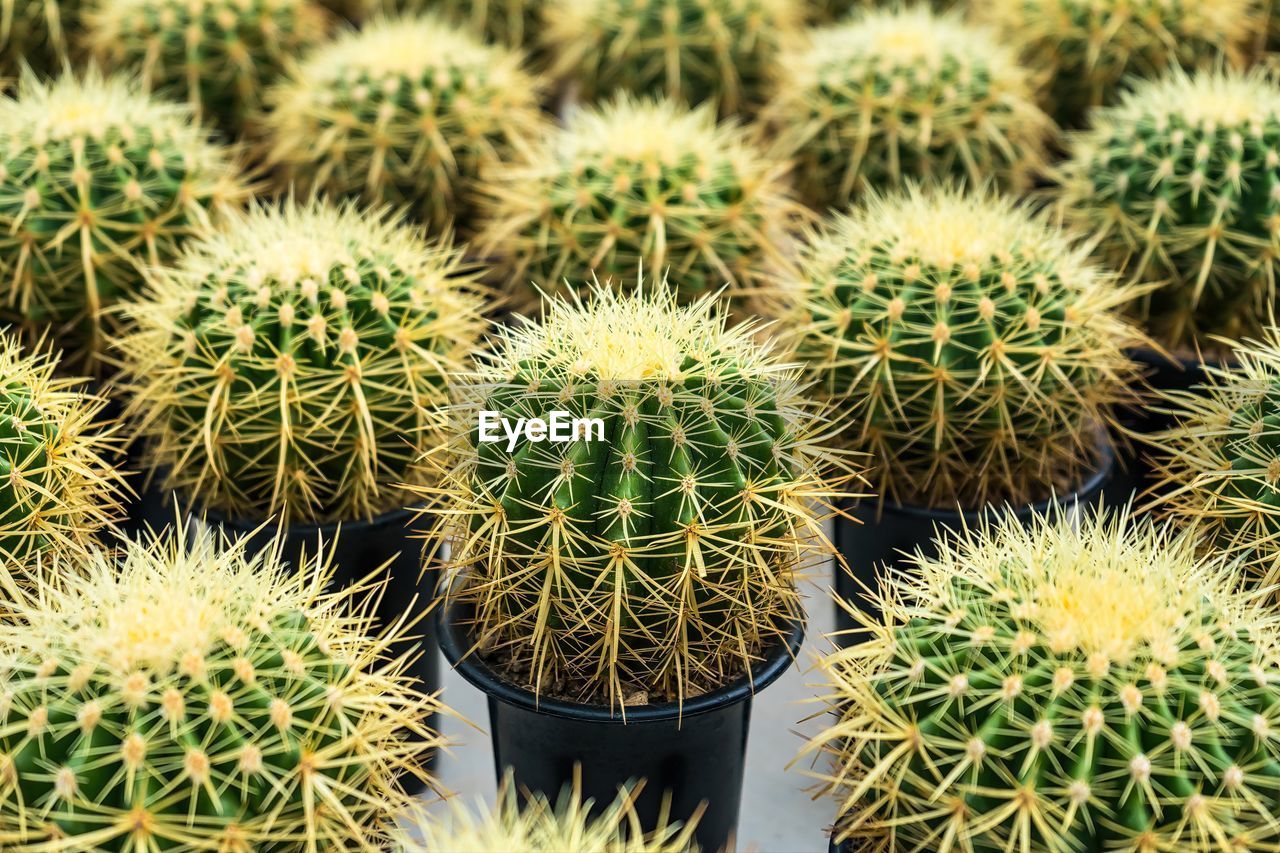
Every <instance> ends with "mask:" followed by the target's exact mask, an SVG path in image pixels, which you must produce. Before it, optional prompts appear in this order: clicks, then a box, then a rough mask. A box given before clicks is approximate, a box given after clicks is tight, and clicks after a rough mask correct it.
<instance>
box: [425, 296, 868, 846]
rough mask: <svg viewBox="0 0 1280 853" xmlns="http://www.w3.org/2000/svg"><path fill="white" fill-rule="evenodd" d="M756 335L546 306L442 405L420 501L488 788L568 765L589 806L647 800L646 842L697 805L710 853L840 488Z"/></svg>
mask: <svg viewBox="0 0 1280 853" xmlns="http://www.w3.org/2000/svg"><path fill="white" fill-rule="evenodd" d="M752 332H753V329H752V327H751V325H750V324H748V325H745V326H738V327H735V328H733V329H728V328H726V325H725V323H724V320H723V318H721V317H718V316H716V315H715V313H714V312H713V303H712V302H711V300H710V298H709V297H704V298H703V299H700V300H697V301H695V302H693V303H690V304H689V305H687V306H683V307H682V306H680V305H679V304H678V303H677V300H676V296H675V291H674V289H673V288H672V287H669V286H665V285H663V286H656V287H654V286H650V287H645V286H644V285H643V284H641V285H640V286H639V287H637V288H633V289H631V291H630V292H629V293H625V294H618V293H616V292H614V291H613V290H611V289H610V288H609V287H608V286H607V284H606V285H601V286H597V287H596V288H595V289H594V290H593V291H592V293H591V295H590V298H589V299H577V300H574V301H567V300H551V301H549V302H548V303H547V305H546V310H545V316H544V318H543V320H542V321H541V322H540V323H532V322H529V323H526V324H524V325H522V326H519V327H516V328H508V329H505V330H504V331H503V332H502V335H501V337H500V338H499V339H498V340H497V342H496V343H495V346H494V351H493V352H492V353H490V354H488V355H486V356H485V358H484V359H483V360H482V361H481V363H480V365H479V366H478V367H477V369H476V371H475V373H474V374H473V375H472V376H471V377H470V378H468V379H467V380H465V381H462V382H460V383H459V384H458V386H457V387H458V390H457V391H456V393H455V402H454V404H453V406H452V407H451V417H450V424H451V435H450V439H449V443H448V445H447V448H446V450H445V452H442V453H441V454H440V455H439V456H438V457H436V458H437V461H438V463H439V464H438V466H433V467H435V468H436V470H438V472H439V473H438V477H437V481H438V485H437V486H435V487H434V488H433V489H431V490H429V492H428V493H429V495H430V496H431V497H432V498H433V500H432V503H431V508H432V509H433V510H434V511H435V513H436V515H437V518H438V519H439V524H438V529H439V530H441V532H442V533H443V534H445V535H447V536H448V541H449V543H450V545H451V557H450V566H451V567H452V569H453V572H454V574H455V579H454V580H453V582H452V586H451V588H450V591H449V593H448V595H447V597H446V606H445V607H443V608H442V609H441V612H440V617H439V618H440V646H441V649H442V651H443V652H444V653H445V657H446V658H447V659H449V660H450V662H452V663H453V664H454V666H455V668H456V669H457V671H458V672H459V673H460V674H461V675H462V676H463V677H464V678H466V679H467V680H468V681H470V682H471V683H472V684H474V685H475V686H477V687H479V688H480V689H481V690H483V691H484V692H485V693H486V694H487V695H488V697H489V715H490V723H491V727H490V728H491V733H492V737H493V746H494V753H495V762H496V766H497V767H498V769H499V772H501V771H502V770H504V769H505V768H507V767H511V768H512V770H513V772H514V778H515V782H516V784H518V785H520V786H522V787H524V788H528V789H529V790H531V791H534V792H542V793H543V794H545V795H546V796H547V797H548V798H551V799H554V798H556V797H558V796H559V794H560V791H561V789H562V787H563V786H564V785H565V784H567V783H569V782H570V781H571V779H572V777H573V774H574V771H575V763H577V764H580V765H581V766H580V772H581V781H582V789H581V790H582V793H583V796H585V797H588V798H590V799H593V800H595V801H596V802H598V803H603V802H607V801H609V800H610V799H612V797H613V796H614V794H615V793H616V791H617V789H618V786H619V785H621V784H623V783H625V782H626V781H627V780H628V779H630V778H633V777H640V778H648V779H649V782H650V784H649V785H648V786H647V787H646V788H645V790H644V791H643V792H641V794H640V795H639V797H638V798H637V802H636V809H637V813H638V815H639V817H640V820H641V823H642V824H643V825H645V826H654V825H656V820H657V816H658V815H659V814H660V812H661V809H662V805H663V801H664V799H665V798H667V797H670V803H669V805H670V811H669V815H670V816H671V817H672V818H674V819H676V820H686V819H688V818H689V817H690V816H691V815H692V814H693V813H694V812H695V810H696V809H697V808H698V806H699V805H700V804H702V803H703V802H706V804H707V805H706V812H705V814H704V815H703V817H702V820H701V822H700V823H699V825H698V828H697V831H696V833H695V838H696V840H697V842H698V844H699V845H700V846H701V847H702V848H703V849H708V850H717V849H720V848H721V847H722V846H723V845H724V844H725V843H726V842H727V841H728V840H729V839H730V838H731V837H732V836H733V833H734V830H735V827H736V824H737V818H738V808H739V799H740V796H741V790H742V774H743V759H744V754H745V746H746V739H747V726H748V715H749V712H750V707H751V697H752V695H753V693H755V692H756V691H759V690H762V689H764V688H765V687H766V686H768V685H769V684H770V683H771V682H773V681H774V680H775V679H776V678H778V676H780V675H781V674H782V673H783V672H784V671H785V670H786V669H787V668H788V667H789V666H790V665H791V662H792V657H793V656H794V655H795V653H796V650H797V649H798V647H799V644H800V641H801V637H802V634H803V610H802V608H801V605H800V597H799V591H798V589H797V585H796V574H797V571H799V570H800V569H802V568H803V567H804V566H805V565H806V564H807V563H808V561H810V560H812V559H816V558H820V557H821V556H824V555H825V554H827V553H829V551H830V547H829V543H828V542H827V541H826V539H825V537H824V536H823V535H822V532H821V524H820V521H821V519H820V517H819V515H818V514H820V513H821V510H822V507H823V506H829V505H830V504H831V502H832V501H834V500H836V499H837V498H838V497H839V496H840V495H841V494H842V493H841V491H840V483H839V481H840V480H841V479H842V478H844V477H846V476H847V473H846V472H847V469H848V467H849V466H848V465H847V464H846V463H844V462H843V461H842V457H841V456H840V454H839V453H837V452H835V451H829V450H827V449H825V447H824V446H823V443H822V442H823V438H824V431H825V430H827V428H828V424H827V423H826V421H825V418H824V415H823V412H822V410H821V408H820V407H818V406H816V405H815V404H812V403H810V402H809V401H808V400H807V399H806V398H805V396H804V395H803V394H802V391H801V387H800V385H799V380H798V376H797V374H796V371H795V370H794V369H792V368H790V367H789V366H787V365H786V364H784V363H782V362H780V361H779V360H778V359H777V358H776V357H775V356H774V355H773V354H772V353H770V352H769V351H768V350H767V349H765V348H763V347H761V346H760V345H758V344H756V343H754V342H753V338H752ZM557 418H559V419H560V420H559V425H558V426H557V420H556V419H557ZM565 418H568V419H569V420H565ZM498 421H500V422H501V426H500V427H499V426H498V425H497V422H498ZM539 423H541V427H537V426H536V424H539ZM522 425H523V427H524V428H523V431H520V430H521V427H522ZM529 425H534V426H529ZM513 430H514V431H516V432H517V433H518V434H517V435H516V436H514V437H509V436H508V435H507V433H511V432H512V431H513ZM495 433H496V434H497V435H498V436H499V438H498V439H497V440H491V439H494V438H495ZM539 436H540V437H541V440H540V439H539ZM568 436H572V438H566V437H568Z"/></svg>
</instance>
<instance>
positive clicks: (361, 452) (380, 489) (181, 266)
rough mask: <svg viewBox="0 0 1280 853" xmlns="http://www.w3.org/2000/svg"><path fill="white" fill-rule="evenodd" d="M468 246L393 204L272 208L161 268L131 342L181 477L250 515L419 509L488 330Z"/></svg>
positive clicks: (167, 462) (164, 455) (201, 493)
mask: <svg viewBox="0 0 1280 853" xmlns="http://www.w3.org/2000/svg"><path fill="white" fill-rule="evenodd" d="M460 265H461V259H460V257H459V254H458V253H457V252H455V251H454V250H453V249H452V248H451V247H449V246H447V245H443V244H428V243H426V242H424V241H423V239H422V238H421V236H420V234H419V233H418V231H416V230H415V229H413V228H410V227H408V226H403V225H400V224H399V223H398V222H397V221H396V220H395V219H394V218H393V217H392V216H390V215H388V214H387V213H385V212H381V211H363V210H361V209H359V208H356V207H354V206H351V205H346V206H343V207H330V206H327V205H325V204H323V203H312V204H306V205H294V204H290V205H286V206H284V207H283V208H269V207H263V208H258V209H255V210H253V211H251V213H250V214H249V215H248V216H247V217H246V218H245V219H244V220H243V221H240V222H238V223H236V224H235V225H233V226H232V227H229V228H228V229H226V230H225V231H223V232H221V233H219V234H217V235H215V236H211V237H209V238H208V239H206V240H204V241H201V242H200V243H198V244H193V245H192V246H191V248H190V250H189V251H188V252H187V253H185V254H184V255H183V257H182V258H180V259H179V260H178V261H177V263H176V264H175V265H174V266H172V267H170V268H168V269H165V270H160V271H158V272H157V273H156V274H155V275H154V276H153V277H152V280H151V290H150V292H149V293H148V295H147V297H146V298H145V299H143V300H140V301H139V302H137V303H134V304H131V305H130V306H129V307H128V314H129V316H130V317H131V319H132V321H133V323H134V325H135V328H134V329H133V330H132V331H131V332H130V333H129V334H128V335H127V336H125V337H124V338H123V339H122V340H121V341H120V347H121V349H122V351H123V353H124V355H125V368H126V370H127V372H128V375H129V379H130V382H129V385H130V390H131V391H132V392H133V400H134V402H133V404H132V405H131V409H130V411H131V414H132V415H133V416H134V417H135V418H136V419H137V420H138V422H139V424H140V426H141V428H142V430H143V431H144V432H145V433H147V434H149V435H150V436H151V439H152V453H153V455H152V460H153V462H154V464H155V465H156V466H157V468H158V469H160V470H165V471H167V472H168V475H167V479H166V481H165V486H166V488H168V489H177V490H178V491H179V492H181V493H182V494H183V495H184V496H189V497H194V498H196V499H197V500H198V502H199V503H200V504H202V505H203V506H205V507H211V508H214V509H217V510H220V511H222V512H223V513H227V514H230V515H231V516H233V517H239V518H264V519H265V518H266V517H267V516H269V515H272V514H278V515H280V516H282V517H284V518H285V519H306V520H351V519H355V518H368V517H370V516H372V515H375V514H377V513H380V512H384V511H387V510H389V509H392V508H394V507H399V506H401V505H403V500H402V498H403V491H402V490H401V489H400V488H399V486H398V484H400V483H402V482H406V481H413V480H415V478H416V477H417V473H416V471H417V469H416V468H415V466H414V462H415V460H416V458H417V457H418V456H419V455H420V454H421V453H423V452H424V451H425V450H426V449H427V448H428V447H430V446H431V445H432V443H433V441H434V439H435V437H436V435H437V433H436V428H437V427H438V423H437V422H436V421H435V420H434V415H435V410H436V407H438V406H439V405H440V404H441V403H442V402H443V401H444V399H445V390H444V389H445V379H446V377H447V376H449V375H450V374H452V373H453V372H455V371H457V370H460V369H461V365H462V363H463V359H464V358H465V357H466V355H467V353H468V350H469V349H470V348H471V347H472V346H474V345H475V343H476V340H477V338H478V337H479V335H480V333H481V329H482V327H483V322H482V320H481V319H480V316H479V311H480V307H481V300H480V298H479V296H478V293H477V291H476V289H475V288H474V286H473V281H472V278H471V276H470V275H469V274H468V273H465V272H463V271H461V269H460Z"/></svg>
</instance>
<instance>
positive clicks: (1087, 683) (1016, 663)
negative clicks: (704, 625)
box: [809, 515, 1280, 851]
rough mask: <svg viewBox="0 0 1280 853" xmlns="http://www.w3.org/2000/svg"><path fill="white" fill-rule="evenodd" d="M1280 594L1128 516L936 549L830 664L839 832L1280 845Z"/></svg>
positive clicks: (989, 535)
mask: <svg viewBox="0 0 1280 853" xmlns="http://www.w3.org/2000/svg"><path fill="white" fill-rule="evenodd" d="M1266 595H1267V594H1266V593H1261V592H1258V591H1252V592H1246V591H1241V590H1240V588H1239V586H1238V578H1237V575H1236V573H1235V571H1234V570H1233V567H1232V566H1231V565H1230V564H1229V562H1228V561H1227V560H1225V559H1223V558H1222V557H1221V556H1218V557H1214V558H1213V559H1210V560H1206V561H1201V560H1198V559H1197V558H1196V556H1195V553H1194V544H1193V543H1192V541H1191V540H1190V539H1189V538H1187V537H1181V538H1178V537H1174V536H1173V535H1171V534H1170V532H1169V531H1168V530H1166V529H1158V528H1155V527H1153V526H1151V525H1149V524H1143V523H1141V522H1137V521H1135V520H1134V519H1132V518H1128V517H1126V516H1124V515H1121V516H1118V517H1110V518H1108V517H1096V516H1091V517H1088V518H1086V519H1084V520H1083V521H1080V520H1072V519H1070V518H1058V519H1049V518H1038V519H1037V520H1036V521H1035V522H1034V523H1033V524H1032V525H1031V528H1030V529H1024V528H1023V527H1022V526H1021V525H1019V524H1017V523H1016V522H1014V521H1013V520H1010V519H1006V520H1005V521H1004V522H1002V523H1001V524H998V525H991V526H988V527H984V528H982V529H980V530H975V531H971V532H970V533H968V534H966V535H965V536H962V537H960V538H958V539H955V540H952V541H948V542H947V543H946V544H945V546H944V547H943V548H942V550H941V552H940V553H938V555H937V556H934V557H926V556H918V557H917V558H916V559H915V560H914V561H913V565H912V567H911V570H910V571H905V572H901V573H898V574H895V575H894V576H893V578H892V580H891V581H890V583H889V584H888V587H887V588H886V590H885V591H884V593H883V594H882V596H881V604H882V606H883V616H882V617H881V618H879V619H875V620H871V619H868V620H867V622H866V626H867V628H868V630H869V632H870V638H869V639H868V640H867V642H866V643H864V644H863V645H861V646H859V647H857V648H850V649H844V650H840V651H837V652H835V653H834V654H832V655H831V656H829V657H828V658H826V659H825V660H824V661H823V663H822V669H823V670H824V672H825V673H826V676H827V678H828V679H829V683H830V693H829V696H828V697H827V703H828V707H829V708H830V711H831V713H832V714H833V715H834V717H835V720H834V721H833V722H832V724H831V726H830V727H829V728H827V729H826V730H825V731H824V732H822V733H821V734H820V735H819V736H817V737H816V738H815V739H814V740H813V741H812V742H811V743H810V744H809V749H810V750H812V751H814V752H819V751H820V752H823V753H826V754H827V755H829V757H830V766H829V768H828V769H826V770H825V771H824V772H821V773H820V776H821V778H822V779H823V781H824V784H825V788H826V790H827V791H829V792H830V793H831V794H832V795H833V796H834V797H835V799H836V803H837V806H836V807H837V810H838V814H837V817H836V822H835V829H834V832H833V847H834V848H835V849H837V850H840V851H854V850H862V849H899V848H901V849H935V847H937V846H941V845H945V844H948V843H949V844H950V845H951V846H952V847H953V848H954V849H963V850H996V849H1000V850H1020V851H1032V850H1148V849H1159V850H1180V851H1209V850H1220V849H1224V848H1230V847H1232V846H1234V845H1237V844H1244V845H1246V846H1250V847H1253V846H1255V845H1262V846H1265V845H1267V844H1269V843H1272V842H1274V841H1275V839H1276V837H1277V834H1278V833H1280V826H1277V821H1276V816H1275V813H1274V809H1273V808H1272V806H1273V804H1274V802H1275V800H1274V795H1273V791H1274V786H1275V778H1276V776H1275V771H1274V770H1273V768H1274V767H1275V766H1276V763H1277V760H1278V759H1280V745H1278V744H1277V739H1276V736H1275V728H1276V725H1277V720H1276V709H1277V708H1278V707H1280V664H1278V663H1277V654H1276V651H1277V648H1280V632H1278V628H1277V620H1276V616H1275V611H1274V607H1273V606H1272V605H1271V604H1270V602H1269V601H1268V600H1267V599H1266V597H1265V596H1266ZM944 839H945V841H944Z"/></svg>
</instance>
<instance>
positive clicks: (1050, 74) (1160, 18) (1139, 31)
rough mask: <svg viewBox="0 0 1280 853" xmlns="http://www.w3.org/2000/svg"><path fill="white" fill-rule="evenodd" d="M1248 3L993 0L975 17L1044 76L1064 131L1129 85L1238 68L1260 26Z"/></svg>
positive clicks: (1255, 8)
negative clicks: (1181, 70) (1187, 71)
mask: <svg viewBox="0 0 1280 853" xmlns="http://www.w3.org/2000/svg"><path fill="white" fill-rule="evenodd" d="M1261 5H1262V4H1256V3H1255V2H1254V0H992V2H989V3H981V4H974V7H973V8H974V10H975V12H976V13H977V14H978V15H979V16H980V17H982V18H984V19H986V20H988V21H990V22H991V23H992V24H993V25H995V26H997V27H1000V28H1001V29H1002V30H1003V32H1004V35H1005V36H1006V37H1007V38H1008V39H1009V40H1010V41H1011V42H1012V43H1013V44H1014V45H1016V46H1018V47H1019V48H1020V49H1021V50H1022V51H1023V56H1024V57H1025V59H1026V61H1027V62H1028V63H1029V64H1031V65H1032V66H1033V67H1036V68H1038V69H1040V70H1041V71H1042V73H1043V74H1044V75H1045V76H1046V77H1047V81H1046V82H1047V84H1048V85H1047V87H1046V93H1045V102H1046V104H1048V105H1049V107H1050V111H1051V113H1052V114H1053V116H1054V117H1055V118H1056V119H1057V120H1058V121H1059V122H1062V123H1063V124H1065V125H1067V126H1077V125H1079V124H1081V123H1082V121H1083V119H1084V118H1085V115H1086V112H1087V110H1089V109H1090V108H1092V107H1096V106H1098V105H1100V104H1105V103H1110V102H1112V101H1114V100H1115V98H1116V96H1117V95H1118V94H1119V93H1120V92H1121V91H1122V90H1123V87H1124V83H1125V81H1126V80H1127V79H1133V78H1151V77H1159V76H1161V75H1162V74H1164V73H1165V72H1166V71H1168V70H1170V69H1172V68H1177V67H1185V68H1210V67H1214V66H1221V65H1222V64H1223V63H1224V62H1228V63H1238V62H1240V61H1241V60H1242V59H1243V58H1244V56H1245V54H1246V53H1247V48H1248V47H1249V44H1250V42H1251V41H1252V39H1253V38H1254V37H1255V35H1256V33H1257V31H1258V28H1259V27H1260V26H1261V23H1260V21H1259V16H1258V14H1257V11H1258V9H1259V7H1260V6H1261Z"/></svg>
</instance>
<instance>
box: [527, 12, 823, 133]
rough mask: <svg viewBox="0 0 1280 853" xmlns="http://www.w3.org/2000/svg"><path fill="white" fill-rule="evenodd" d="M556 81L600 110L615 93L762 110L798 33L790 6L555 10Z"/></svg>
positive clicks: (548, 34) (549, 41)
mask: <svg viewBox="0 0 1280 853" xmlns="http://www.w3.org/2000/svg"><path fill="white" fill-rule="evenodd" d="M543 17H544V21H545V24H544V26H545V34H544V36H543V43H544V45H545V47H546V50H547V52H548V54H549V55H550V56H551V74H552V76H554V77H556V78H557V79H559V80H565V81H572V82H573V83H575V84H576V85H577V87H578V89H579V94H580V95H581V96H582V97H584V98H585V99H587V100H589V101H590V100H596V99H598V98H601V97H603V96H606V95H609V94H611V93H613V92H617V91H624V92H633V93H636V94H664V95H666V96H668V97H670V98H672V99H674V100H677V101H684V102H686V103H689V104H694V105H697V104H701V103H704V102H710V103H712V104H713V105H715V106H716V107H717V108H718V109H719V111H720V114H721V115H722V116H730V115H734V114H740V113H749V112H752V111H754V110H756V109H758V108H759V107H760V106H761V105H762V104H763V103H764V99H765V97H766V96H767V93H766V89H767V81H768V78H769V75H770V74H771V73H772V67H773V65H774V63H775V62H777V61H778V54H779V52H780V51H781V49H782V48H783V47H784V46H785V45H786V44H788V43H789V42H791V41H792V40H794V39H796V38H797V37H798V36H799V33H800V26H801V22H802V15H801V12H800V5H799V4H798V3H794V2H792V0H549V2H547V4H546V6H545V8H544V11H543Z"/></svg>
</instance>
